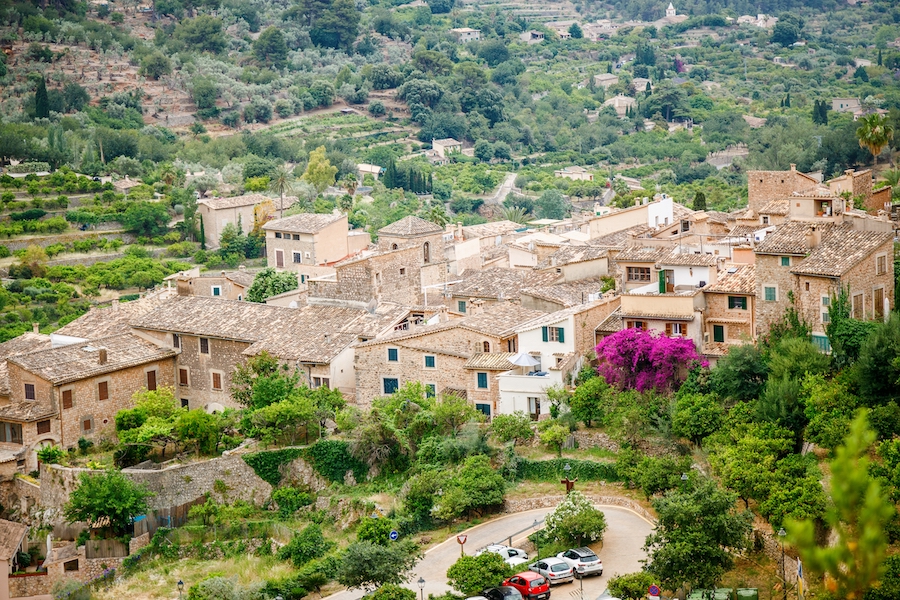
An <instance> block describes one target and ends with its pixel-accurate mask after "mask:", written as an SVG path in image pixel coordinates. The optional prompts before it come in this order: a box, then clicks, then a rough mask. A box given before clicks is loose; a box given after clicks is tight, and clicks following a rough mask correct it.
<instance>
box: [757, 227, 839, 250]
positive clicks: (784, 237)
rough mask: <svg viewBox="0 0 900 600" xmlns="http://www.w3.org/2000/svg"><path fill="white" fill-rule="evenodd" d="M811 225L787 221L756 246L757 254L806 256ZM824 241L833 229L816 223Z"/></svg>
mask: <svg viewBox="0 0 900 600" xmlns="http://www.w3.org/2000/svg"><path fill="white" fill-rule="evenodd" d="M811 227H812V225H810V224H809V223H803V222H801V221H788V222H787V223H784V224H783V225H780V226H779V227H778V229H776V230H775V231H773V232H772V233H770V234H768V235H767V236H766V239H764V240H763V241H761V242H760V243H759V244H757V246H756V253H757V254H806V253H807V252H809V248H810V247H809V243H808V242H807V239H806V237H807V233H808V232H809V231H810V228H811ZM815 227H817V228H818V229H819V231H820V232H821V235H822V240H823V241H824V240H826V239H827V238H828V236H830V235H831V233H832V232H833V231H834V229H835V225H834V224H833V223H817V224H816V225H815Z"/></svg>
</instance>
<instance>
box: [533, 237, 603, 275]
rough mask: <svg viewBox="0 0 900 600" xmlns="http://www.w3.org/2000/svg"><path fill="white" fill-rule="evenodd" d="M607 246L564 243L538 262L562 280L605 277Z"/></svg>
mask: <svg viewBox="0 0 900 600" xmlns="http://www.w3.org/2000/svg"><path fill="white" fill-rule="evenodd" d="M609 250H610V249H609V248H606V247H602V246H593V245H592V246H575V245H571V244H569V245H565V246H562V247H560V248H559V249H558V250H557V251H556V252H554V253H553V254H551V255H550V256H548V257H547V259H546V260H543V261H541V262H540V263H538V265H537V268H538V269H540V270H541V271H543V272H545V273H551V274H555V275H558V276H559V277H560V278H561V279H562V281H567V282H572V281H579V280H581V279H588V278H597V277H605V276H608V275H609V274H610V270H609V263H610V252H609Z"/></svg>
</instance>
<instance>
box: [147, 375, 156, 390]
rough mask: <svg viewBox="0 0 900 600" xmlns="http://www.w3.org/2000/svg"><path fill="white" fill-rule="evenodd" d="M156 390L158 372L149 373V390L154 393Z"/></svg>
mask: <svg viewBox="0 0 900 600" xmlns="http://www.w3.org/2000/svg"><path fill="white" fill-rule="evenodd" d="M155 389H156V371H147V390H148V391H151V392H152V391H154V390H155Z"/></svg>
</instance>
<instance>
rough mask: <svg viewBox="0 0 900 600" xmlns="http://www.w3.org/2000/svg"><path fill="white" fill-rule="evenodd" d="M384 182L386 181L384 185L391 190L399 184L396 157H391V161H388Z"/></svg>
mask: <svg viewBox="0 0 900 600" xmlns="http://www.w3.org/2000/svg"><path fill="white" fill-rule="evenodd" d="M382 183H384V187H386V188H387V189H389V190H391V189H393V188H394V187H396V184H397V163H395V162H394V159H393V158H392V159H391V162H389V163H388V166H387V167H386V168H385V170H384V177H383V178H382Z"/></svg>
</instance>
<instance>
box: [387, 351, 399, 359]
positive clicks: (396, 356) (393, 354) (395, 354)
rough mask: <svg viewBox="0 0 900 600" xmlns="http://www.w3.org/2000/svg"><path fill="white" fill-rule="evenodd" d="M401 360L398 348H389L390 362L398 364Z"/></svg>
mask: <svg viewBox="0 0 900 600" xmlns="http://www.w3.org/2000/svg"><path fill="white" fill-rule="evenodd" d="M398 360H400V357H399V352H398V351H397V349H396V348H388V362H397V361H398Z"/></svg>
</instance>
